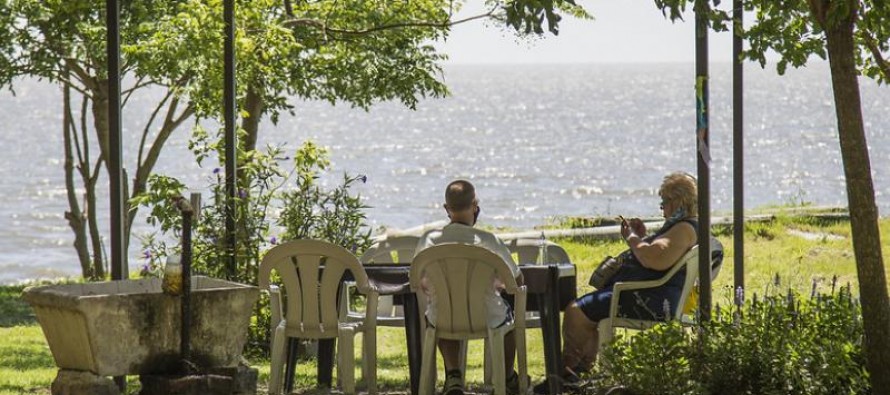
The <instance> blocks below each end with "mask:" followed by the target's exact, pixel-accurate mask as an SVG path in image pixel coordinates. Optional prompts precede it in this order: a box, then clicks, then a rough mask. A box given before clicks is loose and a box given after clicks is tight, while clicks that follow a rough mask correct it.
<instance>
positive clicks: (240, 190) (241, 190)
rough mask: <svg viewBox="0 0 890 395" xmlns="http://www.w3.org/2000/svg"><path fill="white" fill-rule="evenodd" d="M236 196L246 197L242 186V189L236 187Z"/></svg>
mask: <svg viewBox="0 0 890 395" xmlns="http://www.w3.org/2000/svg"><path fill="white" fill-rule="evenodd" d="M238 197H240V198H241V199H244V198H246V197H247V191H245V190H244V189H243V188H242V189H238Z"/></svg>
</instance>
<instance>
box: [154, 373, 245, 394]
mask: <svg viewBox="0 0 890 395" xmlns="http://www.w3.org/2000/svg"><path fill="white" fill-rule="evenodd" d="M139 381H140V382H141V383H142V390H141V391H140V392H139V395H233V394H234V392H233V388H232V387H233V383H234V380H232V378H231V377H228V376H220V375H214V374H207V375H191V376H153V375H142V376H140V377H139Z"/></svg>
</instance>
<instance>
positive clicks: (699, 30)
mask: <svg viewBox="0 0 890 395" xmlns="http://www.w3.org/2000/svg"><path fill="white" fill-rule="evenodd" d="M709 9H710V7H709V5H708V2H707V0H697V1H696V2H695V99H696V118H697V119H696V147H697V153H698V155H696V156H697V157H698V161H697V168H698V221H699V231H698V252H699V254H698V273H699V279H698V283H699V314H700V319H701V321H700V322H707V321H709V320H710V319H711V239H710V238H711V185H710V184H711V183H710V177H711V172H710V168H709V166H710V164H711V154H710V149H709V147H708V141H709V136H708V130H709V129H708V118H709V115H710V108H709V107H708V12H709Z"/></svg>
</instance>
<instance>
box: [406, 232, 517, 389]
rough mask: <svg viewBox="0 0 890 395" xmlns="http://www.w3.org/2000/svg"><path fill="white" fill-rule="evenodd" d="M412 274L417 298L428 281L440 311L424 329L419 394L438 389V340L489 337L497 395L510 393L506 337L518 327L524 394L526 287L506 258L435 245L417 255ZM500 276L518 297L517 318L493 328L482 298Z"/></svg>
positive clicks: (488, 350) (477, 249)
mask: <svg viewBox="0 0 890 395" xmlns="http://www.w3.org/2000/svg"><path fill="white" fill-rule="evenodd" d="M409 277H410V279H411V290H412V291H414V292H415V293H417V295H418V297H419V298H421V297H422V296H423V295H425V293H424V291H423V285H422V282H423V279H424V278H425V279H426V282H427V283H428V284H429V285H430V286H431V287H432V288H433V289H434V290H435V292H434V296H433V297H432V298H430V300H429V301H428V303H430V304H434V305H435V308H436V311H437V314H436V321H435V322H432V323H430V322H428V321H427V323H426V329H425V331H424V339H423V351H422V361H423V362H422V365H421V370H420V371H421V373H420V391H419V392H420V395H432V394H433V393H434V392H435V391H434V387H435V384H436V343H437V340H438V339H439V338H443V339H453V340H462V341H466V340H471V339H488V341H487V342H486V346H485V348H486V351H485V352H486V353H488V354H489V356H490V359H491V360H492V361H495V363H494V364H493V365H494V369H493V374H492V378H493V380H492V381H493V382H494V389H495V395H504V394H506V372H505V367H504V336H505V335H506V334H507V333H509V332H510V331H511V330H512V331H515V334H514V338H515V339H516V355H517V368H518V370H519V383H520V393H522V394H524V393H526V391H527V389H528V388H527V386H528V371H527V362H526V347H525V306H526V288H525V286H518V285H517V284H516V279H515V278H514V277H513V273H512V271H511V270H510V267H509V266H508V264H507V262H504V260H503V258H501V257H500V256H499V255H497V254H495V253H493V252H491V251H489V250H487V249H485V248H483V247H479V246H472V245H464V244H442V245H437V246H434V247H430V248H428V249H425V250H423V251H422V252H420V253H419V254H417V256H415V257H414V263H413V264H412V266H411V273H410V276H409ZM496 278H497V279H499V280H500V281H501V282H502V283H503V284H504V287H505V290H506V292H507V293H509V294H512V295H514V300H515V305H514V310H513V311H514V317H515V318H514V319H513V321H512V322H508V323H506V324H504V325H503V326H501V327H498V328H489V327H488V311H486V307H485V303H481V302H480V301H482V300H484V299H485V297H486V296H487V295H489V294H490V293H491V292H492V285H493V284H494V281H495V279H496ZM424 299H425V298H424ZM422 305H423V304H422ZM425 321H426V320H425ZM462 368H465V367H462Z"/></svg>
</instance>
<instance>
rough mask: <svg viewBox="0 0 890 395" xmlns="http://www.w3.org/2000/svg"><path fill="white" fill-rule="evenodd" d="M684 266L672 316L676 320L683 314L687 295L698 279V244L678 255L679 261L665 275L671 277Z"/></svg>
mask: <svg viewBox="0 0 890 395" xmlns="http://www.w3.org/2000/svg"><path fill="white" fill-rule="evenodd" d="M684 268H685V269H686V279H685V280H684V281H683V291H682V292H680V300H679V301H678V304H677V309H676V313H674V318H675V319H678V320H679V319H680V318H681V317H682V316H683V310H684V306H686V300H687V299H689V295H690V294H691V293H692V289H693V288H694V287H695V283H696V282H697V281H698V245H694V246H692V248H690V249H689V251H686V253H685V254H683V256H682V257H680V261H679V262H677V264H675V265H674V267H672V268H671V270H670V271H669V272H668V274H666V275H665V277H667V278H671V277H673V276H674V275H675V274H676V273H677V272H679V271H680V270H682V269H684Z"/></svg>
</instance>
